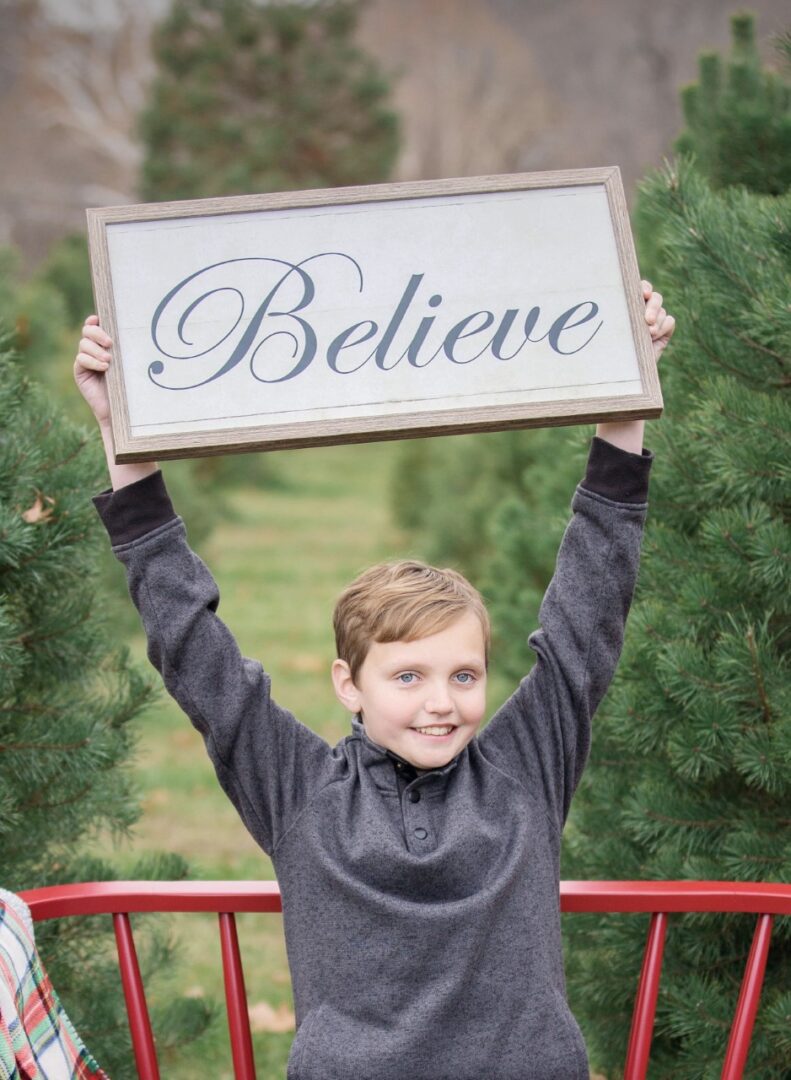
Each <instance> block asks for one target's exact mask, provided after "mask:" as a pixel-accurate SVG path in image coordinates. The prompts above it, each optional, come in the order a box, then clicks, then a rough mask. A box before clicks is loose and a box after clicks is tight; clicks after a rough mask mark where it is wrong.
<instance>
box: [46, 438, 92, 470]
mask: <svg viewBox="0 0 791 1080" xmlns="http://www.w3.org/2000/svg"><path fill="white" fill-rule="evenodd" d="M87 445H88V440H87V439H82V440H81V441H80V442H78V443H77V446H76V447H75V449H74V450H73V451H72V452H71V453H70V454H68V455H67V456H66V457H62V458H58V459H57V460H54V461H51V462H49V463H48V464H45V465H42V466H41V467H40V468H39V470H38V472H40V473H46V472H50V471H51V470H52V469H60V468H62V466H64V465H68V464H69V463H70V462H71V461H74V459H75V458H76V457H77V455H78V454H81V453H82V451H83V450H84V449H85V447H86V446H87Z"/></svg>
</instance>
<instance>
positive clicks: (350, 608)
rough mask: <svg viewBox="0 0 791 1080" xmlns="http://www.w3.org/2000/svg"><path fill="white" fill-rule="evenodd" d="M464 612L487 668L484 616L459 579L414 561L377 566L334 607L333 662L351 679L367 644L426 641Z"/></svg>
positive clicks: (482, 608) (480, 602) (478, 598)
mask: <svg viewBox="0 0 791 1080" xmlns="http://www.w3.org/2000/svg"><path fill="white" fill-rule="evenodd" d="M467 611H471V612H473V613H474V614H475V615H477V616H478V618H479V619H480V622H481V628H482V630H483V638H484V648H485V651H486V661H487V664H488V661H489V644H490V641H491V624H490V622H489V613H488V611H487V610H486V605H485V604H484V602H483V598H482V597H481V594H480V593H479V592H478V590H477V589H476V588H474V586H472V585H471V584H470V583H469V581H467V579H466V578H465V577H463V576H462V575H461V574H459V573H458V572H457V571H456V570H449V569H442V570H440V569H439V568H438V567H436V566H428V565H426V563H422V562H418V561H417V560H415V559H402V560H400V561H399V562H392V563H378V564H377V565H376V566H372V567H371V568H370V569H369V570H366V571H365V572H364V573H362V574H360V576H359V577H358V578H356V579H355V580H354V581H353V582H352V583H351V585H348V586H347V587H346V588H345V589H344V591H343V592H342V593H341V596H340V598H339V600H338V602H337V604H336V605H335V611H334V613H333V616H332V624H333V626H334V628H335V645H336V647H337V650H338V657H339V658H340V659H341V660H345V661H346V663H347V664H348V665H349V670H350V671H351V676H352V679H353V680H356V678H357V674H358V672H359V670H360V668H361V667H362V664H363V661H364V660H365V658H366V656H367V655H368V650H369V649H370V647H371V644H372V642H374V641H378V642H389V641H415V640H416V639H417V638H421V637H428V636H429V635H431V634H436V633H438V632H439V631H440V630H444V629H445V627H446V626H449V625H450V624H451V623H452V622H454V621H455V620H456V619H458V618H459V617H460V616H461V615H464V613H465V612H467Z"/></svg>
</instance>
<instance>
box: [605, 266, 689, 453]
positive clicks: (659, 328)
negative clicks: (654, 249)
mask: <svg viewBox="0 0 791 1080" xmlns="http://www.w3.org/2000/svg"><path fill="white" fill-rule="evenodd" d="M641 284H642V287H643V299H644V300H645V321H646V323H647V324H648V329H649V330H650V331H651V342H652V344H653V346H654V360H657V361H658V360H659V357H660V356H661V355H662V353H663V352H664V351H665V349H666V348H667V344H668V342H669V341H670V339H671V338H672V336H673V331H674V330H675V329H676V320H675V319H674V318H673V316H672V315H668V313H667V312H666V311H665V309H664V308H663V307H662V294H661V293H658V292H654V287H653V285H652V284H651V282H650V281H643V282H641ZM644 432H645V421H644V420H620V421H618V420H616V421H612V422H602V423H600V424H597V425H596V434H597V435H598V437H599V438H600V439H605V440H606V441H607V442H610V443H612V444H613V445H614V446H620V448H621V449H622V450H628V451H629V452H630V453H632V454H640V453H642V449H643V434H644Z"/></svg>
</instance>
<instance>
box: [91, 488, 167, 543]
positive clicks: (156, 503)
mask: <svg viewBox="0 0 791 1080" xmlns="http://www.w3.org/2000/svg"><path fill="white" fill-rule="evenodd" d="M93 505H94V506H95V507H96V509H97V510H98V512H99V517H100V518H101V519H102V521H103V522H104V527H105V528H106V529H107V532H108V533H109V534H110V541H111V543H112V545H113V547H117V546H118V545H119V544H129V543H131V542H132V541H133V540H139V539H140V537H141V536H145V535H146V533H150V532H151V531H152V529H157V528H159V526H160V525H166V524H167V523H168V522H169V521H172V520H173V518H175V517H176V511H175V510H174V509H173V503H172V502H171V501H170V496H169V495H168V493H167V488H166V487H165V479H164V477H163V476H162V470H161V469H158V470H157V471H156V472H155V473H151V474H150V476H144V477H143V479H142V480H136V481H135V482H134V483H133V484H127V486H126V487H122V488H118V490H117V491H111V490H107V491H103V492H102V493H101V494H100V495H96V496H94V499H93Z"/></svg>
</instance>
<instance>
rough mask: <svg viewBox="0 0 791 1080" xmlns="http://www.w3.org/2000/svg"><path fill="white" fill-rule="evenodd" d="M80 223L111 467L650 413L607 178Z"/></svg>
mask: <svg viewBox="0 0 791 1080" xmlns="http://www.w3.org/2000/svg"><path fill="white" fill-rule="evenodd" d="M88 216H89V232H90V240H91V256H92V265H93V274H94V288H95V292H96V298H97V308H98V311H99V316H100V319H101V322H102V325H103V326H105V327H106V328H107V330H108V332H109V333H110V334H111V336H112V337H113V339H114V342H115V349H114V356H115V364H114V365H113V367H112V368H111V384H110V390H111V402H112V414H113V431H114V436H115V443H116V455H117V459H118V460H119V461H133V460H139V459H142V458H146V457H151V456H154V455H156V456H159V457H184V456H190V455H195V454H206V453H220V452H226V451H228V450H234V449H238V450H249V449H274V448H277V447H283V446H304V445H316V444H318V443H329V442H348V441H363V440H370V439H382V438H399V437H406V436H414V435H430V434H439V433H441V432H451V431H453V432H456V431H470V430H478V431H480V430H492V429H496V428H505V427H517V426H519V427H524V426H536V425H539V424H541V425H548V424H558V423H582V422H588V421H591V420H601V419H614V418H623V419H626V418H629V417H634V416H645V417H651V416H657V415H659V413H660V412H661V396H660V391H659V384H658V380H657V378H656V369H655V366H654V364H653V360H652V356H651V346H650V335H649V333H648V330H647V328H646V326H645V324H644V320H643V317H642V310H643V301H642V296H641V290H640V281H639V274H638V271H637V265H636V261H635V257H634V249H633V246H632V242H631V235H630V233H629V228H628V218H627V216H626V210H625V204H624V200H623V192H622V189H621V185H620V176H619V174H618V171H617V169H607V170H583V171H576V172H571V173H532V174H522V175H516V176H500V177H482V178H475V179H464V180H451V181H436V182H428V183H421V184H394V185H377V186H368V187H361V188H345V189H337V190H333V191H327V190H319V191H308V192H290V193H283V194H279V195H262V196H243V197H239V198H227V199H207V200H199V201H192V202H182V203H159V204H150V205H144V206H128V207H113V208H109V209H103V210H89V211H88Z"/></svg>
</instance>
